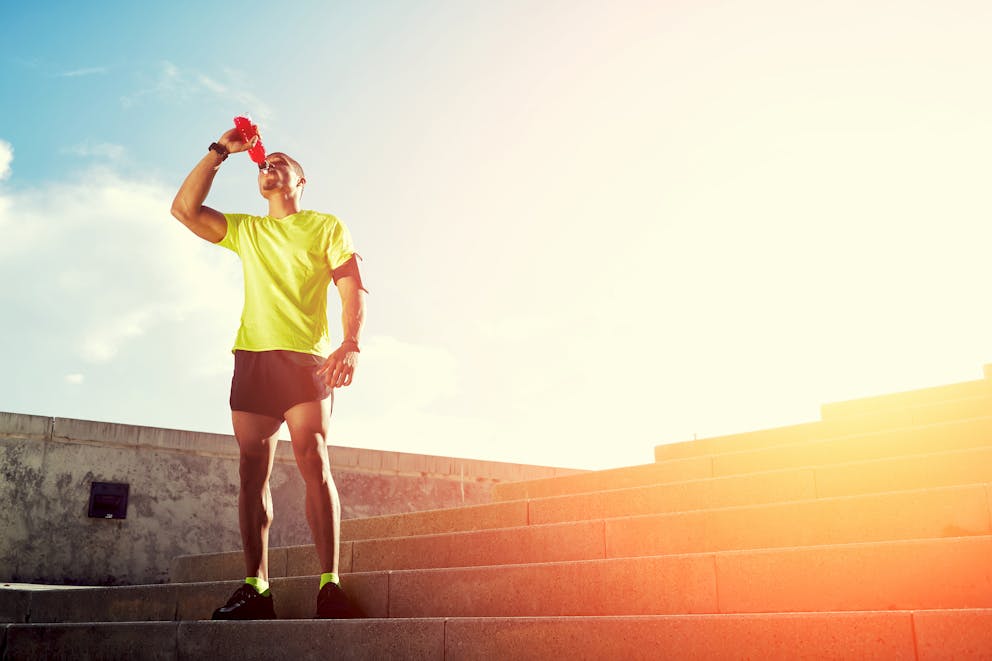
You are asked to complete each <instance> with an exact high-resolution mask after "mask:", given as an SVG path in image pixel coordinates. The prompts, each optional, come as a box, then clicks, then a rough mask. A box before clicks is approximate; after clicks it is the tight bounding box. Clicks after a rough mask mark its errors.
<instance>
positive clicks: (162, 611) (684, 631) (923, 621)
mask: <svg viewBox="0 0 992 661" xmlns="http://www.w3.org/2000/svg"><path fill="white" fill-rule="evenodd" d="M821 417H822V420H821V421H819V422H814V423H808V424H802V425H794V426H790V427H783V428H778V429H770V430H765V431H759V432H750V433H746V434H738V435H733V436H725V437H718V438H709V439H704V440H699V441H693V442H688V443H679V444H672V445H662V446H659V447H658V448H656V451H655V456H656V461H655V463H653V464H649V465H644V466H634V467H630V468H623V469H616V470H606V471H598V472H591V473H585V474H578V475H571V476H566V477H559V478H553V479H544V480H535V481H530V482H518V483H504V484H499V485H496V487H495V489H494V497H493V502H492V503H491V504H487V505H477V506H473V507H463V508H455V509H446V510H435V511H430V512H417V513H410V514H402V515H393V516H382V517H374V518H368V519H354V520H346V521H344V522H343V527H342V528H343V529H342V538H343V540H344V541H343V543H342V549H341V556H342V565H343V567H342V571H343V573H345V576H344V587H345V589H346V591H347V592H348V593H349V595H350V596H351V597H352V599H353V600H354V601H355V602H356V603H357V604H358V605H359V606H360V607H361V608H362V609H363V610H364V611H365V613H366V614H367V615H368V619H364V620H351V621H338V622H321V621H312V620H309V619H307V618H309V617H310V615H311V614H312V612H313V608H314V600H315V595H316V588H317V577H316V573H317V572H318V568H317V564H316V558H315V556H314V553H313V549H312V548H311V547H291V548H280V549H274V550H273V551H272V553H271V561H270V564H271V566H272V568H273V575H274V576H276V577H277V578H275V579H274V580H273V593H274V595H275V600H276V603H275V606H276V611H277V613H278V614H279V616H280V618H282V619H280V620H278V621H271V622H249V623H231V622H209V621H204V618H209V617H210V613H211V612H212V610H213V609H214V608H216V607H217V606H218V605H219V604H221V603H223V602H224V601H225V600H226V598H227V597H228V596H229V594H230V593H231V592H232V591H233V590H234V588H235V587H236V586H237V584H238V582H239V581H240V580H241V579H242V578H243V569H242V566H241V554H240V552H237V551H230V552H225V553H217V554H211V555H206V556H185V557H179V558H176V559H175V562H174V564H173V570H172V580H173V582H172V583H171V584H166V585H147V586H133V587H112V588H88V589H82V590H79V589H77V590H45V591H23V592H22V591H17V590H0V622H9V623H11V624H8V625H6V626H5V630H4V632H3V643H2V645H3V658H4V659H41V658H93V659H97V658H100V659H103V658H149V659H158V658H162V659H228V658H229V659H276V658H278V659H281V658H291V659H311V658H314V659H316V658H325V657H331V658H339V659H351V658H354V659H446V660H451V659H551V658H562V657H568V658H570V659H802V658H808V659H862V658H871V659H992V381H989V380H987V379H981V380H977V381H969V382H965V383H959V384H953V385H948V386H940V387H936V388H930V389H927V390H919V391H913V392H908V393H899V394H894V395H887V396H882V397H875V398H871V399H864V400H857V401H851V402H842V403H837V404H831V405H826V406H824V407H823V409H822V416H821Z"/></svg>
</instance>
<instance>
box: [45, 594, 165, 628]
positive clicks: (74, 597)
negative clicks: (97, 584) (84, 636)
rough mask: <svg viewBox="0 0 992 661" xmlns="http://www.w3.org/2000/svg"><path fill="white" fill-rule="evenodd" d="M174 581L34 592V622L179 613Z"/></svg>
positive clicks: (159, 618) (149, 617)
mask: <svg viewBox="0 0 992 661" xmlns="http://www.w3.org/2000/svg"><path fill="white" fill-rule="evenodd" d="M177 594H178V590H177V588H176V586H172V585H136V586H119V587H112V588H86V589H76V590H40V591H37V592H33V593H32V594H31V607H30V608H31V613H30V621H31V622H144V621H171V620H174V619H175V617H176V596H177Z"/></svg>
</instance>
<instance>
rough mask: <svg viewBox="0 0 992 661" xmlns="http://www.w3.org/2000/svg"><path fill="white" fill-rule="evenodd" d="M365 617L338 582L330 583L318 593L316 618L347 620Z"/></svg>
mask: <svg viewBox="0 0 992 661" xmlns="http://www.w3.org/2000/svg"><path fill="white" fill-rule="evenodd" d="M356 617H365V616H364V615H362V612H361V611H360V610H358V609H357V608H355V606H353V605H352V603H351V601H349V600H348V595H346V594H345V593H344V590H342V589H341V587H340V586H338V585H337V584H336V583H328V584H327V585H325V586H324V587H322V588H321V589H320V592H318V593H317V612H316V613H314V618H315V619H318V620H347V619H351V618H356Z"/></svg>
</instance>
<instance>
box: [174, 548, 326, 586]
mask: <svg viewBox="0 0 992 661" xmlns="http://www.w3.org/2000/svg"><path fill="white" fill-rule="evenodd" d="M288 552H289V548H288V547H282V548H270V549H269V576H272V577H282V576H288V575H290V574H288V573H287V572H288V570H287V565H288V559H287V555H288ZM317 573H320V572H319V571H318V572H317ZM294 575H295V574H294ZM244 577H245V557H244V554H243V553H242V552H241V551H227V552H224V553H202V554H192V555H180V556H176V557H175V558H173V560H172V568H171V570H170V573H169V578H170V581H171V582H172V583H199V582H203V581H233V580H242V579H244Z"/></svg>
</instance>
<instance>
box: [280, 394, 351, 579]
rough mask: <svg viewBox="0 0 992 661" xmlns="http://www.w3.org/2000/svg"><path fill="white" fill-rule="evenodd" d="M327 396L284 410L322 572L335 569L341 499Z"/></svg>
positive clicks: (337, 553)
mask: <svg viewBox="0 0 992 661" xmlns="http://www.w3.org/2000/svg"><path fill="white" fill-rule="evenodd" d="M330 421H331V403H330V400H326V399H325V400H323V401H319V402H304V403H303V404H297V405H296V406H294V407H293V408H291V409H289V410H288V411H286V424H287V426H288V427H289V435H290V438H291V439H292V441H293V454H294V455H295V457H296V465H297V466H298V467H299V469H300V474H301V475H302V476H303V481H304V483H305V484H306V512H307V522H308V523H309V524H310V532H311V533H312V534H313V543H314V545H315V546H316V547H317V558H318V559H319V560H320V571H321V572H322V573H326V572H334V573H337V571H338V556H339V553H340V545H339V540H340V539H341V501H340V500H339V499H338V490H337V487H335V486H334V480H333V479H332V478H331V462H330V460H329V459H328V457H327V433H328V428H329V427H330Z"/></svg>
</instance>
